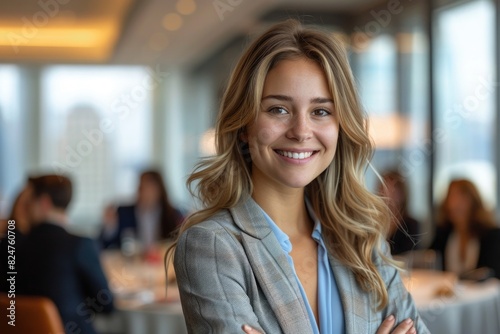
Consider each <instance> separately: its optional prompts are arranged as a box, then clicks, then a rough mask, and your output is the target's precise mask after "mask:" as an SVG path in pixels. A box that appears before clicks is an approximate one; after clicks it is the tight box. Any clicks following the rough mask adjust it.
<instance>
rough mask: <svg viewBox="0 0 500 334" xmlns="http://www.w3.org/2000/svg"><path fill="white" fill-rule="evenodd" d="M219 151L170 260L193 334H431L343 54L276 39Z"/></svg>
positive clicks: (243, 89) (222, 118)
mask: <svg viewBox="0 0 500 334" xmlns="http://www.w3.org/2000/svg"><path fill="white" fill-rule="evenodd" d="M216 143H217V155H215V156H213V157H210V158H207V159H206V160H204V161H203V162H201V164H200V165H198V168H197V169H196V170H195V172H194V173H193V174H192V175H191V176H190V178H189V179H188V181H189V182H191V183H190V184H191V185H192V184H193V183H196V184H197V190H198V194H197V195H198V196H199V198H200V199H201V200H202V202H203V204H204V205H205V207H204V209H202V210H200V211H198V212H196V213H194V214H193V215H191V216H190V217H189V218H188V219H187V220H186V222H185V223H184V224H183V225H182V226H181V232H180V236H179V238H178V240H177V245H176V248H174V247H172V248H171V249H170V250H174V249H175V250H174V251H173V254H174V267H175V272H176V277H177V283H178V286H179V291H180V297H181V302H182V307H183V311H184V316H185V319H186V325H187V328H188V332H189V333H243V332H246V333H257V332H260V333H268V334H271V333H272V334H274V333H300V334H310V333H311V334H312V333H319V332H321V333H328V334H330V333H347V334H350V333H375V332H377V334H382V333H417V331H418V333H428V331H427V329H426V327H425V325H424V324H423V322H422V320H421V318H420V316H419V314H418V311H417V308H416V307H415V304H414V303H413V301H412V297H411V295H410V294H409V293H408V292H407V291H406V289H405V288H404V285H403V284H402V281H401V277H400V276H399V273H398V269H397V268H396V266H395V263H394V262H393V261H392V260H391V255H390V252H389V249H388V246H387V244H386V242H385V230H386V229H387V227H388V219H389V212H388V208H387V206H386V205H385V203H384V202H383V201H382V200H381V199H380V198H379V197H378V196H375V195H374V194H372V193H370V192H369V191H368V189H366V187H365V185H364V181H363V174H364V172H365V167H366V163H367V162H368V160H369V157H370V156H371V152H372V145H371V141H370V138H369V135H368V129H367V122H366V114H365V113H364V112H363V109H362V107H361V105H360V103H359V100H358V97H357V93H356V89H355V86H354V78H353V77H352V73H351V69H350V66H349V63H348V59H347V54H346V51H345V49H344V47H343V44H342V42H340V41H339V40H337V39H336V38H335V37H334V36H333V35H332V34H331V33H327V32H324V31H321V30H318V29H314V28H309V27H304V26H302V25H301V24H300V23H299V22H297V21H295V20H289V21H286V22H283V23H279V24H276V25H274V26H272V27H271V28H269V30H268V31H267V32H265V33H264V34H263V35H261V36H260V37H259V38H257V39H256V40H255V41H254V42H253V43H252V44H251V45H250V46H249V47H248V49H247V50H246V51H245V53H244V54H243V56H242V57H241V58H240V60H239V61H238V63H237V65H236V68H235V69H234V71H233V73H232V75H231V77H230V79H229V84H228V87H227V89H226V92H225V94H224V97H223V99H222V103H221V108H220V112H219V116H218V119H217V130H216ZM168 254H171V253H168ZM167 259H168V257H167Z"/></svg>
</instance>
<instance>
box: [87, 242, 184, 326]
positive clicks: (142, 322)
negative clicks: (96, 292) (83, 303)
mask: <svg viewBox="0 0 500 334" xmlns="http://www.w3.org/2000/svg"><path fill="white" fill-rule="evenodd" d="M164 252H165V247H158V248H157V249H155V250H153V251H151V252H149V254H147V255H145V256H139V255H134V256H124V255H122V253H121V252H120V251H117V250H106V251H103V252H102V254H101V262H102V266H103V269H104V271H105V273H106V276H107V278H108V281H109V285H110V289H111V290H112V292H113V294H114V296H115V308H116V311H115V312H114V313H113V314H111V315H106V316H99V317H96V319H95V320H94V327H95V328H96V330H97V331H98V332H99V333H102V334H146V333H147V334H160V333H161V334H184V333H187V329H186V324H185V322H184V316H183V314H182V307H181V304H180V299H179V290H178V288H177V285H176V283H175V274H174V271H173V268H172V266H171V265H170V266H169V268H168V274H167V275H166V273H165V267H164V262H163V254H164ZM167 282H168V284H167Z"/></svg>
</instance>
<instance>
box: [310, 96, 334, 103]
mask: <svg viewBox="0 0 500 334" xmlns="http://www.w3.org/2000/svg"><path fill="white" fill-rule="evenodd" d="M310 101H311V103H333V100H332V99H330V98H328V97H315V98H312V99H311V100H310Z"/></svg>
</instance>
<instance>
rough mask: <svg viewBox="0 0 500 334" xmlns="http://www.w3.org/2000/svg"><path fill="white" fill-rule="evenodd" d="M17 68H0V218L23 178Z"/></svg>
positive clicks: (4, 213) (8, 208) (10, 66)
mask: <svg viewBox="0 0 500 334" xmlns="http://www.w3.org/2000/svg"><path fill="white" fill-rule="evenodd" d="M19 79H20V78H19V71H18V69H17V67H16V66H13V65H2V66H0V87H1V88H0V217H1V216H5V215H6V214H7V213H8V211H9V210H10V206H11V204H12V203H11V202H12V200H11V198H12V197H13V195H14V194H15V193H16V192H17V191H18V189H17V188H18V187H19V186H20V185H19V183H20V182H21V180H22V178H23V172H22V168H23V167H22V166H24V165H25V164H24V161H23V155H22V152H23V132H22V128H21V121H22V119H21V116H22V115H21V113H20V105H19V94H20V83H19Z"/></svg>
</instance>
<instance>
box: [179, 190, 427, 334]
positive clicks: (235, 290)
mask: <svg viewBox="0 0 500 334" xmlns="http://www.w3.org/2000/svg"><path fill="white" fill-rule="evenodd" d="M375 261H376V265H377V268H378V269H379V271H380V273H381V275H382V277H383V279H384V281H385V282H386V285H387V288H388V291H389V299H390V300H389V304H388V305H387V307H386V308H384V309H383V310H381V311H376V310H375V308H376V302H375V300H374V299H373V297H372V296H371V295H370V294H368V293H366V292H364V291H363V290H362V289H361V288H360V286H359V285H358V284H357V283H356V280H355V277H354V275H353V273H352V272H351V271H350V270H349V269H347V268H346V267H345V266H344V265H342V264H341V263H340V262H339V261H338V260H336V259H335V258H334V257H333V256H330V263H331V265H332V269H333V273H334V275H335V279H336V282H337V286H338V289H339V291H340V295H341V300H342V306H343V309H344V321H345V330H346V334H351V333H356V334H358V333H359V334H368V333H375V332H376V331H377V329H378V327H379V326H380V324H381V323H382V321H383V319H385V318H386V317H387V316H388V315H390V314H393V315H394V316H395V317H396V319H397V322H401V321H402V320H404V319H406V318H412V319H413V320H414V321H415V323H416V328H417V332H418V333H429V331H428V330H427V328H426V327H425V325H424V323H423V322H422V320H421V318H420V316H419V314H418V311H417V309H416V307H415V305H414V303H413V300H412V298H411V296H410V294H409V293H408V292H407V291H406V289H405V287H404V285H403V283H402V281H401V278H400V276H399V273H398V272H397V270H396V269H394V268H393V267H391V266H389V265H387V264H385V263H382V259H381V258H379V257H377V258H376V259H375ZM174 267H175V272H176V275H177V281H178V284H179V290H180V296H181V302H182V308H183V312H184V317H185V320H186V325H187V328H188V332H189V333H197V334H198V333H200V334H207V333H243V331H242V329H241V326H242V325H243V324H248V325H250V326H253V327H254V328H257V329H259V330H260V331H262V332H264V333H267V334H275V333H290V334H292V333H297V334H309V333H311V334H312V333H313V331H312V327H311V324H310V321H309V316H308V314H307V311H306V306H305V304H304V300H303V299H302V296H301V294H300V290H299V287H298V285H297V281H296V278H295V276H294V275H295V274H294V272H293V268H292V267H291V266H290V264H289V263H288V261H287V259H286V256H285V255H284V253H283V250H282V248H281V246H280V244H279V243H278V240H277V239H276V237H275V236H274V234H273V233H272V231H271V229H270V227H269V225H268V223H267V221H266V219H265V218H264V216H263V214H262V212H261V210H260V208H259V207H258V205H257V204H256V203H255V202H254V201H253V199H251V198H249V199H247V200H245V201H242V202H241V203H240V204H239V205H237V206H236V207H234V208H232V209H229V210H222V211H220V212H219V213H218V214H216V215H214V216H213V217H211V218H210V219H208V220H206V221H204V222H202V223H200V224H197V225H195V226H193V227H191V228H189V229H188V230H186V231H185V232H184V233H183V234H182V235H181V236H180V239H179V243H178V245H177V250H176V252H175V257H174ZM323 334H329V333H323Z"/></svg>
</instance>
